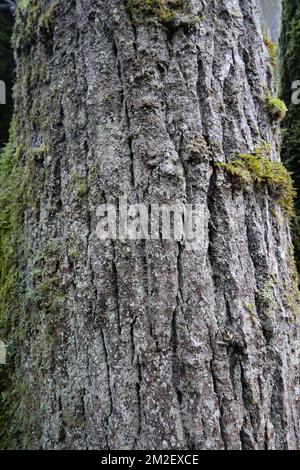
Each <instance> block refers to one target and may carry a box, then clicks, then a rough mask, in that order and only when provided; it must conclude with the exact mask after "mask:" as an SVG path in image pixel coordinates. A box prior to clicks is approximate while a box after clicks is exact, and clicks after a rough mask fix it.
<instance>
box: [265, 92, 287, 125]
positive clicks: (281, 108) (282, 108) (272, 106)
mask: <svg viewBox="0 0 300 470" xmlns="http://www.w3.org/2000/svg"><path fill="white" fill-rule="evenodd" d="M266 103H267V107H268V110H269V113H270V115H271V117H272V119H273V120H276V121H279V122H280V121H282V120H283V119H284V118H285V116H286V113H287V107H286V105H285V103H284V102H283V101H282V100H281V99H280V98H277V97H275V96H270V95H267V98H266Z"/></svg>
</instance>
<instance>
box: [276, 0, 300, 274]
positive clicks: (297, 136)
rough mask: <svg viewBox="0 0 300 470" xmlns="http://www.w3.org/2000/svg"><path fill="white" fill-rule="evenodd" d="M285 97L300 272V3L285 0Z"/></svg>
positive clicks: (285, 131)
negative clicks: (299, 85)
mask: <svg viewBox="0 0 300 470" xmlns="http://www.w3.org/2000/svg"><path fill="white" fill-rule="evenodd" d="M280 49H281V98H282V99H283V101H284V102H285V103H286V104H287V106H288V113H287V115H286V118H285V120H284V121H283V126H282V127H283V146H282V159H283V162H284V163H285V165H286V166H287V168H288V169H289V170H290V171H291V172H292V173H293V178H294V181H295V186H296V189H297V192H298V194H297V198H296V208H295V210H296V218H295V225H294V243H295V253H296V259H297V266H298V271H300V165H299V160H300V158H299V155H300V105H295V104H293V103H292V99H291V98H292V93H293V90H292V84H293V82H294V81H296V80H300V0H283V20H282V32H281V38H280Z"/></svg>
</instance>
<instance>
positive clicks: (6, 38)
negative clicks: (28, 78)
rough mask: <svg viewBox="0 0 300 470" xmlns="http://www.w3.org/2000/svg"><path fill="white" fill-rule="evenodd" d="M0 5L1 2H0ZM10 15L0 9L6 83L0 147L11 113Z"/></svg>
mask: <svg viewBox="0 0 300 470" xmlns="http://www.w3.org/2000/svg"><path fill="white" fill-rule="evenodd" d="M0 7H1V3H0ZM12 23H13V20H12V16H11V13H10V12H9V11H7V10H4V9H0V80H3V81H4V82H5V84H6V91H7V104H6V105H0V106H1V121H0V148H1V147H2V146H3V144H4V143H5V142H7V140H8V129H9V124H10V120H11V115H12V84H13V69H14V62H13V51H12V47H11V35H12Z"/></svg>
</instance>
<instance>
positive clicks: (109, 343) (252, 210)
mask: <svg viewBox="0 0 300 470" xmlns="http://www.w3.org/2000/svg"><path fill="white" fill-rule="evenodd" d="M166 3H167V2H166ZM168 3H170V2H168ZM187 3H188V8H189V14H190V15H194V16H195V17H197V18H198V17H201V18H202V20H201V22H195V23H193V24H191V23H188V22H184V23H180V22H179V23H178V24H177V25H176V28H174V27H167V26H166V24H163V22H161V21H157V19H155V20H154V21H138V22H137V21H135V19H134V18H133V17H132V14H131V12H129V11H128V8H127V7H126V5H125V4H124V2H123V1H121V0H111V1H107V0H105V1H104V0H103V1H102V0H100V1H99V0H89V1H86V0H76V2H65V1H60V2H58V3H57V7H56V9H55V11H54V16H53V17H52V20H51V28H45V27H44V26H43V22H42V21H41V16H39V17H37V18H36V21H35V25H36V27H35V29H34V31H33V33H34V39H33V36H31V38H30V44H31V46H30V48H29V47H28V44H29V40H28V38H29V36H28V33H29V31H31V29H30V28H29V29H28V25H29V23H30V22H31V19H30V15H29V14H28V13H26V12H22V11H18V14H17V20H16V29H15V47H16V53H17V89H16V119H17V123H18V125H17V139H16V141H17V142H22V143H23V144H24V147H23V148H22V152H21V153H20V155H19V158H18V161H19V162H20V165H21V170H22V171H21V179H22V184H21V188H22V201H23V204H22V219H21V228H22V230H21V232H22V241H21V250H22V255H21V256H20V257H19V258H18V272H19V280H18V292H19V296H18V299H21V300H20V302H19V308H18V309H17V312H18V318H19V323H18V325H19V326H18V325H14V324H13V325H12V328H11V329H10V330H9V334H12V335H13V334H15V333H17V332H19V333H20V334H22V341H21V342H20V344H18V347H19V349H18V354H19V357H18V363H17V366H16V371H15V372H16V374H17V375H16V376H14V378H13V381H14V386H15V387H16V388H17V389H18V390H19V392H18V396H19V397H20V402H19V403H18V407H17V409H16V410H15V411H14V413H13V414H12V420H11V428H12V430H13V432H11V444H10V445H11V446H12V447H14V448H19V449H20V448H25V449H37V448H42V449H124V450H125V449H178V448H180V449H194V450H195V449H197V450H198V449H249V450H250V449H251V450H253V449H292V448H295V449H299V431H300V430H299V426H298V425H297V424H296V423H298V422H299V410H298V407H297V401H298V400H299V387H298V385H299V364H298V362H297V342H298V340H299V317H298V315H296V314H295V312H296V311H297V308H298V299H297V291H296V290H295V278H294V271H293V269H292V265H291V248H290V247H291V237H290V231H289V227H288V223H287V221H286V218H285V216H284V214H283V213H282V210H281V208H280V204H279V201H278V199H276V197H275V198H272V197H270V192H269V188H268V187H267V186H268V185H265V186H264V187H263V188H259V190H258V188H257V187H256V185H252V187H251V188H238V189H237V188H236V187H235V186H234V184H232V181H230V179H229V178H228V177H227V176H226V172H224V171H220V169H219V170H218V169H217V167H218V165H219V164H221V165H223V168H226V166H224V165H228V164H229V163H230V158H231V156H232V155H233V154H235V155H241V154H247V153H249V149H255V148H257V147H258V146H259V144H260V143H261V142H263V141H265V142H270V150H269V154H268V159H269V160H268V162H270V163H268V165H271V168H272V169H273V168H275V166H276V168H279V166H280V159H279V147H278V142H279V128H278V123H277V122H276V121H275V122H274V121H273V120H272V119H270V115H269V111H268V109H267V107H266V90H267V89H268V90H269V92H270V94H271V96H274V93H275V92H274V86H273V78H272V74H271V72H270V67H269V57H268V52H267V50H266V47H265V45H264V42H263V33H262V27H261V23H260V7H259V2H258V1H257V0H251V1H250V0H245V1H244V2H240V3H239V5H238V6H237V4H236V2H231V1H229V0H220V1H218V2H211V1H208V0H207V1H206V0H203V1H200V0H192V1H190V2H187ZM33 4H34V5H36V7H37V8H41V15H42V14H43V12H44V11H45V9H44V7H45V6H46V5H48V2H40V1H37V0H36V1H34V3H33ZM30 34H31V33H30ZM23 38H24V41H23ZM41 63H44V64H46V67H45V68H44V70H42V71H41V69H40V64H41ZM280 168H281V166H280ZM124 195H126V196H127V198H128V202H129V203H137V202H143V203H145V204H151V203H156V204H168V203H169V204H172V203H174V202H177V203H178V202H180V203H181V204H185V203H190V204H197V206H198V207H199V217H200V218H201V222H202V223H201V227H202V232H201V239H200V240H199V243H198V245H197V246H196V248H195V249H193V250H191V249H190V247H189V246H188V245H187V244H185V243H184V242H176V241H174V240H170V241H162V240H156V241H151V240H142V241H139V242H137V243H134V242H131V241H128V240H108V241H106V242H101V241H100V240H99V239H98V238H97V236H96V226H97V207H98V206H99V205H100V204H105V203H109V204H117V203H118V200H119V198H120V196H124ZM17 301H18V300H17ZM18 377H22V380H21V381H19V380H18Z"/></svg>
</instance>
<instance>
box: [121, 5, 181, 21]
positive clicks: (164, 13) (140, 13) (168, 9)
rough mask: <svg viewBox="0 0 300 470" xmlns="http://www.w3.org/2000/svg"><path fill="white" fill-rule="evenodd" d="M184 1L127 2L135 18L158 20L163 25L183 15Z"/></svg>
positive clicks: (128, 8)
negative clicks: (178, 15)
mask: <svg viewBox="0 0 300 470" xmlns="http://www.w3.org/2000/svg"><path fill="white" fill-rule="evenodd" d="M185 5H186V2H185V1H184V0H127V2H126V7H127V10H128V11H129V13H130V14H131V15H132V16H133V17H134V18H141V17H142V18H143V17H144V18H145V17H146V18H147V17H148V18H151V17H152V18H156V19H157V20H159V21H160V22H161V23H169V22H171V21H172V20H174V18H175V17H176V15H177V14H178V13H182V12H183V9H184V6H185Z"/></svg>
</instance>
